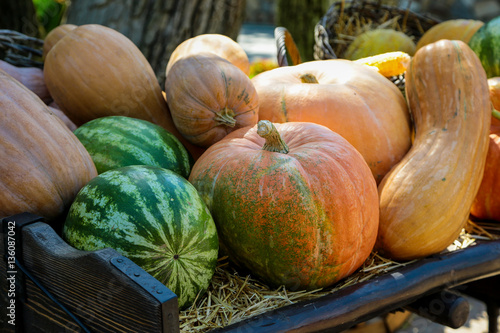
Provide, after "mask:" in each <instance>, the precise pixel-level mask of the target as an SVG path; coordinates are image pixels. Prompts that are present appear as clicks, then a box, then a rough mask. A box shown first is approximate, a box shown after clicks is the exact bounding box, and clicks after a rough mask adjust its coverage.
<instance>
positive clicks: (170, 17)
mask: <svg viewBox="0 0 500 333" xmlns="http://www.w3.org/2000/svg"><path fill="white" fill-rule="evenodd" d="M245 4H246V0H196V1H179V0H175V1H174V0H167V1H165V0H122V1H118V0H72V1H71V4H70V6H69V7H68V12H67V21H66V23H72V24H76V25H82V24H88V23H97V24H102V25H105V26H108V27H110V28H113V29H116V30H118V31H120V32H121V33H123V34H124V35H125V36H127V37H128V38H130V39H131V40H132V41H133V42H134V43H135V45H137V46H138V47H139V49H140V50H141V51H142V53H143V54H144V55H145V56H146V58H147V59H148V61H149V63H150V64H151V67H153V70H154V71H155V73H156V76H157V78H158V81H159V82H160V85H161V86H162V87H163V86H164V83H165V82H164V81H165V69H166V66H167V62H168V59H169V58H170V55H171V54H172V52H173V51H174V49H175V48H176V47H177V45H179V44H180V43H182V42H183V41H184V40H186V39H188V38H191V37H194V36H197V35H200V34H206V33H217V34H222V35H226V36H229V37H230V38H232V39H234V40H236V38H237V37H238V34H239V31H240V28H241V25H242V24H243V18H244V10H245Z"/></svg>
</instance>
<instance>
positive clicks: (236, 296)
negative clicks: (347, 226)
mask: <svg viewBox="0 0 500 333" xmlns="http://www.w3.org/2000/svg"><path fill="white" fill-rule="evenodd" d="M493 239H500V225H499V224H498V223H496V224H495V223H482V222H481V223H480V222H474V221H471V220H469V222H468V224H467V225H466V228H464V230H463V232H462V234H461V235H460V237H459V238H458V239H457V240H456V241H455V242H454V243H453V244H451V245H450V246H449V247H448V249H447V251H456V250H458V249H464V248H467V247H468V246H471V245H473V244H474V243H475V242H476V240H493ZM415 261H417V260H413V261H408V262H395V261H392V260H389V259H387V258H384V257H382V256H380V255H379V254H378V253H375V252H373V253H372V254H371V255H370V256H369V257H368V258H367V260H366V261H365V263H364V264H363V265H362V267H360V268H359V269H358V270H357V271H356V272H355V273H354V274H352V275H350V276H349V277H347V278H346V279H344V280H342V281H340V282H339V283H337V284H336V285H334V286H333V287H331V288H328V289H318V290H313V291H290V290H286V289H285V288H283V287H280V288H277V289H272V288H269V287H268V286H266V285H265V284H263V283H262V282H261V281H259V280H257V279H255V278H253V277H252V276H251V275H240V274H239V273H238V272H237V271H236V270H235V269H234V268H233V267H232V266H231V265H230V264H229V263H228V260H227V258H226V257H224V258H221V259H220V260H219V266H218V267H217V269H216V271H215V274H214V277H213V279H212V283H211V285H210V287H209V289H208V291H207V292H206V293H205V294H204V295H203V296H200V297H199V299H197V301H196V302H195V304H194V305H193V306H191V307H190V308H189V309H187V310H185V311H181V313H180V328H181V332H207V331H209V330H212V329H215V328H222V327H225V326H228V325H230V324H233V323H236V322H238V321H241V320H244V319H248V318H250V317H253V316H256V315H258V314H261V313H264V312H267V311H271V310H274V309H278V308H281V307H283V306H286V305H290V304H293V303H297V302H301V301H306V300H311V299H316V298H319V297H322V296H325V295H327V294H331V293H335V292H337V291H338V290H340V289H343V288H345V287H348V286H351V285H354V284H356V283H360V282H363V281H368V280H371V279H373V278H375V277H377V276H380V275H383V274H386V273H389V272H392V271H395V270H397V269H399V268H401V267H404V266H407V265H409V264H411V263H414V262H415Z"/></svg>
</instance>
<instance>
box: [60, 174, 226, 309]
mask: <svg viewBox="0 0 500 333" xmlns="http://www.w3.org/2000/svg"><path fill="white" fill-rule="evenodd" d="M63 235H64V237H65V239H66V241H67V242H68V243H69V244H70V245H72V246H74V247H75V248H78V249H81V250H86V251H94V250H97V249H102V248H106V247H112V248H114V249H115V250H117V251H118V252H120V253H122V254H123V255H125V256H127V257H128V258H130V259H131V260H132V261H134V262H135V263H136V264H138V265H139V266H141V267H142V268H143V269H144V270H146V271H147V272H149V273H150V274H151V275H152V276H154V277H155V278H157V279H158V280H159V281H160V282H163V283H164V284H166V285H167V286H168V287H169V288H170V289H171V290H172V291H174V292H175V293H176V294H177V295H178V298H179V305H180V306H181V307H184V306H186V305H188V304H190V302H192V301H193V300H194V298H195V297H196V295H197V294H198V293H199V292H200V291H204V290H206V288H207V287H208V284H209V282H210V280H211V277H212V275H213V272H214V270H215V265H216V262H217V256H218V236H217V230H216V227H215V224H214V221H213V219H212V217H211V215H210V213H209V211H208V209H207V207H206V206H205V204H204V203H203V201H202V200H201V198H200V196H199V194H198V192H197V190H196V189H195V188H194V187H193V186H192V185H191V184H190V183H189V182H188V181H187V180H186V179H184V178H182V177H180V176H179V175H177V174H176V173H174V172H172V171H169V170H166V169H162V168H158V167H151V166H129V167H124V168H119V169H115V170H111V171H107V172H104V173H102V174H101V175H99V176H98V177H96V178H94V179H93V180H91V181H90V182H89V183H88V184H87V185H86V186H85V187H84V188H82V190H81V191H80V192H79V193H78V196H77V198H76V199H75V201H74V203H73V205H72V206H71V208H70V211H69V214H68V217H67V220H66V223H65V225H64V230H63ZM174 255H178V256H179V257H178V259H175V258H174Z"/></svg>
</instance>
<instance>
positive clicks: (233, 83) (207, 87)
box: [165, 53, 259, 148]
mask: <svg viewBox="0 0 500 333" xmlns="http://www.w3.org/2000/svg"><path fill="white" fill-rule="evenodd" d="M165 93H166V96H167V103H168V105H169V107H170V111H171V112H172V118H173V120H174V123H175V126H176V127H177V129H178V130H179V132H180V133H181V134H182V135H183V136H184V138H186V140H188V141H189V142H191V143H192V144H195V145H198V146H200V147H205V148H206V147H209V146H211V145H212V144H214V143H215V142H217V141H219V140H221V139H222V138H224V137H225V136H226V135H227V134H228V133H230V132H232V131H234V130H236V129H239V128H241V127H246V126H253V125H255V124H256V123H257V120H258V116H259V114H258V111H259V99H258V95H257V92H256V90H255V88H254V86H253V84H252V81H251V80H250V78H249V77H248V76H246V75H245V74H244V73H243V72H242V71H241V70H240V69H238V67H236V66H235V65H233V64H232V63H230V62H229V61H227V60H226V59H223V58H222V57H219V56H217V55H215V54H212V53H197V54H193V55H190V56H186V57H183V58H181V59H179V60H177V61H176V62H175V64H174V65H173V66H172V68H171V69H170V72H169V73H168V75H167V78H166V80H165Z"/></svg>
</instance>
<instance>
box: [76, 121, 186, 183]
mask: <svg viewBox="0 0 500 333" xmlns="http://www.w3.org/2000/svg"><path fill="white" fill-rule="evenodd" d="M74 134H75V135H76V136H77V138H78V139H79V140H80V141H81V143H82V144H83V145H84V146H85V148H86V149H87V151H88V152H89V154H90V156H91V157H92V160H93V161H94V164H95V166H96V168H97V172H98V173H103V172H105V171H108V170H112V169H116V168H120V167H124V166H128V165H153V166H158V167H162V168H165V169H169V170H172V171H175V172H177V173H178V174H180V175H181V176H183V177H184V178H187V177H188V176H189V172H190V171H191V166H192V164H193V159H192V157H191V155H190V154H189V152H188V151H187V149H186V148H185V147H184V146H183V145H182V143H181V142H180V141H179V139H177V138H176V137H175V136H174V135H173V134H171V133H170V132H168V131H167V130H165V129H164V128H163V127H160V126H158V125H156V124H153V123H151V122H149V121H146V120H141V119H135V118H131V117H125V116H108V117H102V118H97V119H94V120H91V121H89V122H87V123H85V124H83V125H82V126H80V127H79V128H77V129H76V130H75V131H74Z"/></svg>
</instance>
